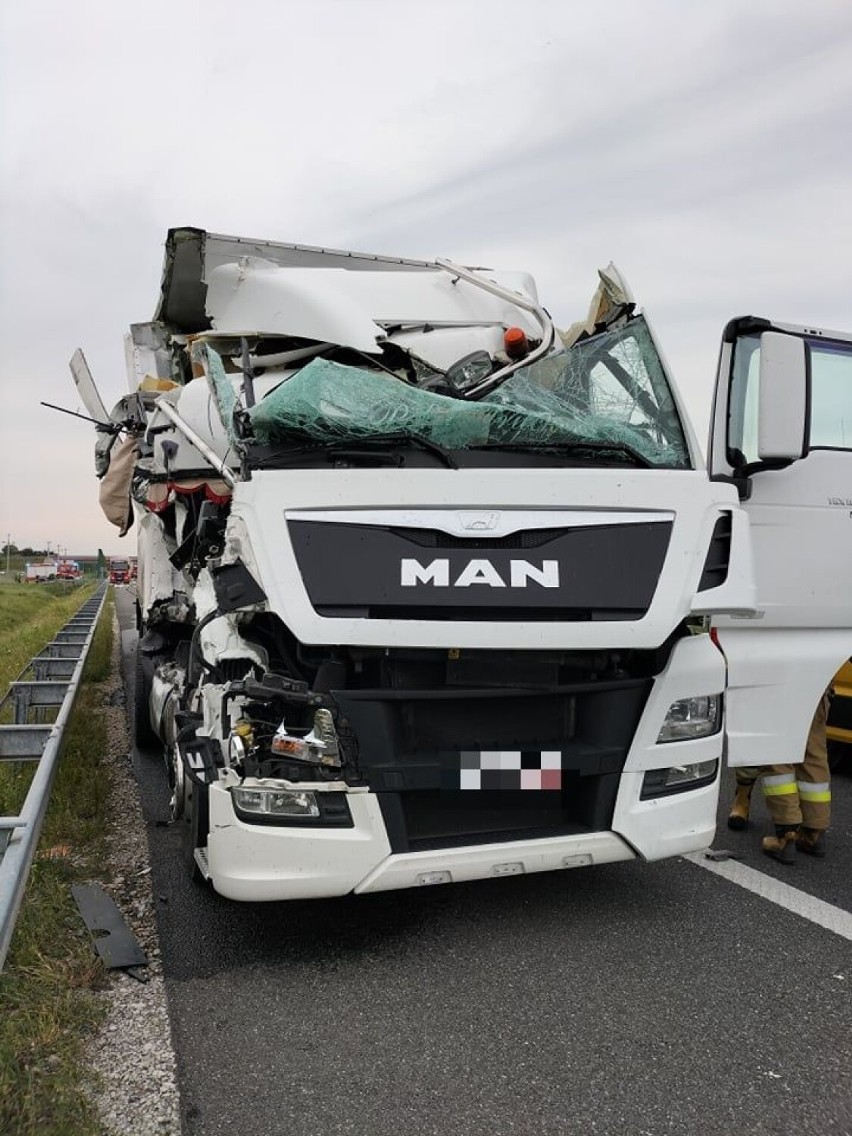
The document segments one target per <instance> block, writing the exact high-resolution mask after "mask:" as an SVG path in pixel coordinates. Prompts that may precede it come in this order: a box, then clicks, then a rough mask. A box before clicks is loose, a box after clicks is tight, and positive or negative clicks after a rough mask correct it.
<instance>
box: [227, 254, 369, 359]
mask: <svg viewBox="0 0 852 1136" xmlns="http://www.w3.org/2000/svg"><path fill="white" fill-rule="evenodd" d="M331 272H332V273H333V274H334V275H333V276H331V278H330V279H329V273H328V272H326V271H324V270H323V269H314V270H312V271H311V272H310V273H305V272H301V271H299V270H292V269H284V268H277V267H276V266H275V265H274V264H271V263H270V262H269V261H264V260H258V259H256V258H247V259H245V260H243V261H241V262H240V263H239V264H223V265H221V267H219V268H216V269H214V270H213V272H211V273H210V275H209V276H208V279H207V303H206V308H207V314H208V316H209V317H210V319H211V322H212V324H213V327H214V329H215V330H216V331H218V332H227V333H228V334H231V335H251V334H254V333H263V334H266V335H295V336H299V337H301V338H303V339H319V340H324V341H327V342H329V343H338V344H341V345H344V346H346V347H354V348H355V349H356V350H357V351H376V350H377V341H378V339H379V338H380V337H381V336H382V335H383V332H382V329H381V328H380V327H379V326H378V325H377V324H376V323H374V322H373V320H372V319H371V318H370V315H369V312H368V311H367V310H365V307H364V306H363V305H362V304H359V303H358V300H357V299H356V298H354V297H352V296H349V295H347V291H346V288H345V287H344V286H343V279H344V278H345V273H343V272H341V271H340V270H339V269H332V270H331ZM317 274H318V275H317Z"/></svg>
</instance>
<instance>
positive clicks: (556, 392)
mask: <svg viewBox="0 0 852 1136" xmlns="http://www.w3.org/2000/svg"><path fill="white" fill-rule="evenodd" d="M765 334H769V336H770V338H771V336H772V335H775V336H776V337H778V336H781V335H791V334H792V333H791V332H789V330H788V331H787V332H778V331H773V330H771V325H769V324H768V323H767V322H766V321H762V322H761V321H752V322H751V323H749V322H748V321H740V323H734V324H732V325H730V326H729V329H728V332H727V337H726V343H727V344H728V348H729V349H730V351H731V352H732V351H733V350H734V347H735V345H737V344H740V343H741V342H745V340H746V339H748V337H751V349H750V353H749V356H748V358H749V359H750V360H751V361H752V363H753V362H754V359H756V358H757V355H756V354H755V350H756V351H757V354H758V355H759V351H760V342H761V339H760V337H761V336H763V335H765ZM814 334H815V333H814ZM792 338H794V339H796V341H797V342H799V344H800V345H802V344H803V343H804V341H803V339H802V337H801V336H799V335H798V333H796V334H792ZM766 342H769V340H767V341H766ZM755 344H756V345H757V346H756V348H755ZM739 349H740V348H739V347H737V350H739ZM723 354H724V353H723ZM764 354H765V356H766V357H765V358H764V359H763V360H762V361H761V363H760V366H761V368H762V370H761V376H763V375H764V374H767V375H768V374H769V372H770V369H771V367H772V366H773V365H774V364H773V362H772V359H770V358H769V353H764ZM127 358H128V369H129V376H130V387H131V390H130V394H129V395H127V396H126V397H125V398H123V399H122V400H121V401H120V402H119V404H118V406H117V407H116V408H115V410H114V411H113V412H112V414H111V415H107V414H106V412H105V410H104V408H103V405H102V404H101V403H100V399H99V397H98V395H97V393H96V392H95V391H94V388H93V386H92V384H91V380H90V376H89V375H88V371H87V369H86V367H85V361H84V360H83V358H82V355H81V354H80V353H79V352H78V353H77V355H75V358H74V360H73V361H72V369H73V370H74V373H75V378H76V380H77V383H78V388H79V390H80V393H81V395H82V397H83V399H84V401H85V402H86V405H87V407H88V408H89V411H90V413H91V414H92V416H93V417H94V418H95V419H96V420H97V421H98V422H99V423H100V425H99V427H98V430H99V437H98V444H97V462H98V472H99V474H100V475H101V477H102V485H101V499H102V504H103V505H104V507H105V509H106V510H107V512H108V514H109V515H111V516H112V518H113V519H114V520H115V521H116V523H117V524H118V525H119V527H120V528H121V529H122V531H123V532H125V531H128V530H129V529H130V527H131V525H132V523H133V518H134V515H135V523H136V529H137V533H138V552H139V561H138V620H139V647H138V656H137V658H138V667H137V681H136V700H135V706H136V723H135V727H136V736H137V741H138V743H139V744H140V746H141V747H147V748H150V747H151V746H152V745H153V744H157V745H161V746H162V747H164V751H165V755H166V766H167V770H168V776H169V779H170V782H171V786H172V809H173V817H174V820H175V822H176V823H179V824H181V826H182V829H183V832H184V835H185V840H184V847H185V856H186V861H187V865H188V868H189V870H190V871H191V872H192V873H193V875H194V876H196V877H197V878H206V879H209V880H210V881H211V882H212V884H213V886H214V888H215V889H216V891H218V892H219V893H221V894H222V895H225V896H228V897H231V898H233V899H239V900H279V899H289V898H296V897H313V896H333V895H342V894H345V893H349V892H357V893H361V892H371V891H379V890H384V889H390V888H402V887H409V886H416V885H423V884H436V883H444V882H451V881H459V880H470V879H475V878H483V877H491V876H508V875H514V874H519V873H524V872H535V871H544V870H550V869H560V868H570V867H574V866H578V865H584V864H600V863H606V862H612V861H619V860H629V859H633V858H636V857H640V858H645V859H647V860H655V859H659V858H662V857H666V856H672V855H678V854H681V853H684V852H688V851H690V850H696V849H700V848H703V847H706V846H707V845H708V844H709V843H710V841H711V839H712V836H713V833H714V828H715V817H716V806H717V798H718V785H719V776H720V765H721V759H722V751H723V737H724V732H723V698H724V695H725V691H726V663H725V658H724V657H723V654H722V653H721V651H720V650H719V648H718V646H717V645H716V644H715V643H714V642H713V640H712V638H711V635H710V634H708V633H707V630H706V627H707V623H708V619H707V617H709V616H714V615H715V616H719V615H720V614H724V613H728V614H729V615H741V616H751V615H753V614H754V612H755V604H756V599H755V583H754V575H753V565H752V553H751V542H750V538H749V521H748V516H747V513H746V511H745V509H744V508H743V507H741V505H740V500H739V498H740V496H745V495H746V494H745V493H744V492H743V491H742V486H743V485H744V484H745V483H747V482H749V481H750V479H751V478H752V476H753V475H754V474H755V472H757V471H758V467H759V466H760V462H759V461H753V462H752V466H753V467H754V468H752V469H746V468H744V467H745V465H746V464H747V463H746V462H745V459H743V462H741V463H739V465H738V464H737V462H736V460H732V463H731V466H730V468H729V469H727V470H725V471H723V472H722V474H721V477H720V479H719V480H716V481H714V480H711V479H710V478H708V476H707V473H706V471H705V470H704V469H703V468H702V462H701V458H700V452H699V449H698V446H697V444H696V441H695V438H694V437H693V435H692V432H691V429H690V427H689V425H688V423H687V420H686V418H685V415H684V413H683V408H682V406H681V403H680V399H679V396H678V394H677V392H676V390H675V388H674V386H673V384H672V383H671V381H670V379H669V376H668V374H667V371H666V367H665V364H664V362H663V360H662V358H661V355H660V353H659V351H658V348H657V345H656V342H655V339H654V335H653V333H652V331H651V329H650V327H649V325H648V323H647V321H646V319H645V318H644V316H643V315H642V314H641V312H640V311H639V310H638V309H637V306H636V304H635V302H634V300H633V297H632V296H631V294H630V292H629V290H628V289H627V287H626V285H625V284H624V282H623V280H622V279H621V278H620V276H619V275H618V273H617V271H616V270H615V269H614V268H612V266H610V269H608V270H606V271H605V272H602V273H601V283H600V287H599V288H598V291H597V293H596V294H595V298H594V300H593V303H592V308H591V310H590V314H589V317H588V319H587V321H586V322H585V323H580V324H576V325H574V326H573V327H572V328H571V330H570V331H568V332H562V333H560V332H558V331H557V330H556V328H555V327H554V326H553V323H552V321H551V319H550V317H549V315H548V313H547V312H546V310H545V309H544V308H543V307H542V306H541V304H540V303H539V301H538V298H537V295H536V289H535V284H534V282H533V280H532V279H531V278H530V277H529V276H528V275H525V274H521V273H506V272H495V271H492V270H488V269H483V268H463V267H461V266H459V265H456V264H453V263H450V262H448V261H441V260H438V261H435V262H426V261H418V260H409V259H399V258H390V257H380V256H366V255H361V254H355V253H349V252H339V251H331V250H326V249H319V248H308V247H304V246H299V245H286V244H276V243H272V242H266V241H262V242H261V241H249V240H243V239H240V238H231V237H222V236H215V235H212V234H208V233H205V232H203V231H201V230H197V229H188V228H186V229H175V230H172V231H171V232H170V233H169V235H168V240H167V245H166V257H165V268H164V274H163V280H162V289H161V295H160V301H159V305H158V307H157V311H156V315H155V317H154V320H153V322H151V323H144V324H136V325H133V326H132V329H131V334H130V336H129V337H128V342H127ZM730 358H731V356H730V353H729V357H728V360H727V363H726V364H725V365H726V366H727V373H726V375H725V376H724V384H726V385H725V392H724V395H723V396H722V397H724V398H725V399H727V398H728V391H729V388H730V387H731V384H732V383H733V382H734V379H735V376H734V375H733V372H732V371H731V366H730ZM803 366H804V364H803ZM734 369H735V370H736V368H734ZM789 372H790V366H789V362H788V363H787V364H786V370H785V376H786V378H785V379H784V381H785V382H790V383H792V382H793V379H792V378H791V377H790V374H789ZM802 375H804V371H802ZM732 376H733V377H732ZM762 381H763V379H762ZM767 381H768V380H767ZM802 381H804V380H802ZM732 397H734V398H735V397H736V395H735V394H734V395H733V396H732ZM752 401H753V400H752ZM741 402H742V400H741ZM732 405H733V404H732ZM743 405H744V404H743ZM749 405H750V404H749ZM717 413H719V414H723V416H724V422H725V423H726V424H727V423H728V422H729V420H731V419H732V416H731V414H729V413H728V412H727V411H722V410H718V411H717ZM732 413H733V412H732ZM749 413H750V412H749ZM801 413H802V414H804V413H805V409H804V404H803V407H802V409H801ZM733 418H736V413H733ZM740 418H742V415H740ZM773 429H774V431H775V434H774V435H773V434H772V431H773ZM760 431H762V433H761V435H760V443H759V444H760V445H762V446H764V448H765V447H766V446H773V445H774V447H775V450H776V451H778V452H777V453H774V454H773V455H772V456H773V459H774V461H775V463H776V464H775V465H774V466H771V468H774V469H777V468H780V467H781V465H783V462H784V460H786V461H787V465H789V464H790V463H791V462H792V461H794V460H795V455H785V454H784V453H782V452H781V451H782V450H783V448H784V446H785V445H787V446H788V447H789V445H791V444H793V443H790V442H789V433H790V430H789V422H781V423H780V424H779V423H776V424H775V425H774V426H773V424H772V423H771V422H770V423H769V425H768V426H767V425H766V424H765V423H762V424H761V425H760ZM767 431H768V432H769V433H768V434H767ZM794 432H795V431H794ZM800 435H801V423H800ZM800 444H801V443H800ZM732 452H733V451H732V450H731V448H730V447H728V448H727V449H725V450H724V453H725V454H727V455H729V456H730V454H731V453H732ZM798 456H799V457H802V456H803V455H802V454H801V453H800V454H799V455H798ZM847 456H848V455H847ZM779 459H781V460H780V462H779ZM727 482H730V484H729V483H727ZM738 486H739V488H740V493H739V494H738V491H737V488H738ZM131 510H132V511H131ZM702 623H703V626H704V630H703V631H702V629H701V628H702ZM847 640H848V636H847ZM723 646H724V634H723ZM835 646H836V652H835ZM835 653H837V657H836V659H835V661H834V663H833V665H832V663H831V662H830V658H829V656H830V657H831V659H834V657H835ZM848 654H849V644H848V641H847V642H845V644H844V645H842V646H841V645H840V644H839V643H837V644H834V643H832V645H831V649H830V650H826V651H825V652H824V655H825V658H824V660H823V661H824V667H825V668H829V669H828V670H827V672H826V679H825V681H826V682H827V681H828V676H830V674H831V673H833V671H834V670H835V669H836V666H837V665H838V663H839V661H841V660H842V658H845V657H847V656H848ZM821 658H822V656H821ZM746 671H748V667H746ZM817 683H818V679H817V677H816V674H814V676H813V677H812V679H811V680H809V682H806V683H805V684H804V686H805V693H804V695H801V697H800V702H801V706H800V707H799V709H800V710H801V713H800V714H799V717H801V718H802V722H801V723H799V722H798V720H797V721H796V723H795V725H794V726H790V724H789V723H785V724H783V726H782V729H783V730H786V732H787V738H786V740H787V742H788V745H789V747H790V748H791V749H792V751H793V752H795V747H796V746H797V745H798V742H799V739H800V738H801V740H802V741H803V739H804V733H805V732H806V729H807V723H808V721H809V718H810V712H809V711H807V710H806V707H805V703H806V702H807V700H808V699H809V698H810V694H811V693H813V700H812V701H811V702H810V705H811V708H812V707H813V705H814V704H815V702H816V697H817V693H818V690H817ZM750 684H751V678H750V676H749V674H748V673H746V674H745V677H744V678H743V680H742V682H741V688H742V689H741V691H740V693H742V692H743V691H745V690H746V689H747V688H749V686H750ZM823 685H824V684H823ZM811 687H813V691H811ZM774 689H776V690H779V689H780V685H779V682H776V683H775V687H774ZM800 694H801V692H800ZM793 701H795V699H793ZM741 704H742V705H745V703H744V702H742V703H741ZM802 707H805V709H802ZM791 713H792V711H791ZM762 729H763V733H764V734H767V732H771V729H772V727H767V726H764V727H762ZM799 730H800V733H797V732H796V731H799ZM765 748H766V750H767V753H766V754H765V755H764V756H763V760H773V757H772V755H771V754H770V753H769V750H770V749H771V748H772V747H771V746H770V745H769V744H768V743H767V745H766V747H765ZM799 749H801V747H799ZM753 759H754V753H753V752H752V749H749V751H748V752H745V751H744V752H743V754H742V755H741V757H740V760H742V761H746V760H753ZM758 759H759V758H758ZM776 759H777V757H776ZM795 759H796V758H793V760H795Z"/></svg>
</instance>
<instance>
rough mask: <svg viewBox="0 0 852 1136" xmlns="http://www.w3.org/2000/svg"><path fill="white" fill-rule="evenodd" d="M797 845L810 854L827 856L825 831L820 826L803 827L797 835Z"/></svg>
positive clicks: (821, 856)
mask: <svg viewBox="0 0 852 1136" xmlns="http://www.w3.org/2000/svg"><path fill="white" fill-rule="evenodd" d="M796 847H797V848H798V849H799V851H800V852H807V854H808V855H809V856H817V857H819V859H820V860H822V859H823V858H824V857H825V831H824V830H823V829H820V828H801V829H799V835H798V836H797V837H796Z"/></svg>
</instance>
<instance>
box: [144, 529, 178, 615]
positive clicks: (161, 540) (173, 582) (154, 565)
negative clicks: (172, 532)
mask: <svg viewBox="0 0 852 1136" xmlns="http://www.w3.org/2000/svg"><path fill="white" fill-rule="evenodd" d="M138 525H139V570H138V579H137V598H138V600H139V606H140V608H141V609H142V614H143V616H144V615H147V613H148V612H149V611H150V610H151V608H152V607H153V606H154V605H155V604H162V603H174V604H175V605H176V608H177V607H179V606H181V601H180V599H179V597H181V596H184V595H185V592H186V582H185V580H184V577H183V574H182V573H181V572H179V571H178V570H177V569H176V568H173V567H172V563H171V561H170V560H169V556H170V555H171V553H172V552H173V551H174V548H173V547H172V548H170V547H169V545H168V542H167V541H166V535H165V532H164V531H163V522H162V520H161V519H160V517H158V516H157V514H156V513H151V512H149V511H148V510H147V509H140V510H139V512H138ZM183 606H185V601H184V603H183Z"/></svg>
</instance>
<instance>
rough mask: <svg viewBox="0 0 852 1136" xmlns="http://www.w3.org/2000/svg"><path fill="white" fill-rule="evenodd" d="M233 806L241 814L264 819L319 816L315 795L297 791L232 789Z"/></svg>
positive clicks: (264, 788)
mask: <svg viewBox="0 0 852 1136" xmlns="http://www.w3.org/2000/svg"><path fill="white" fill-rule="evenodd" d="M231 792H232V793H233V796H234V805H235V807H236V808H238V809H239V810H240V811H241V812H244V813H253V814H255V815H256V816H264V817H294V818H297V819H298V818H301V817H304V818H306V819H307V818H309V817H318V816H319V815H320V811H319V806H318V805H317V798H316V794H315V793H305V792H303V791H301V790H297V789H270V788H266V787H263V788H252V789H246V788H239V789H237V788H234V789H232V790H231Z"/></svg>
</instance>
